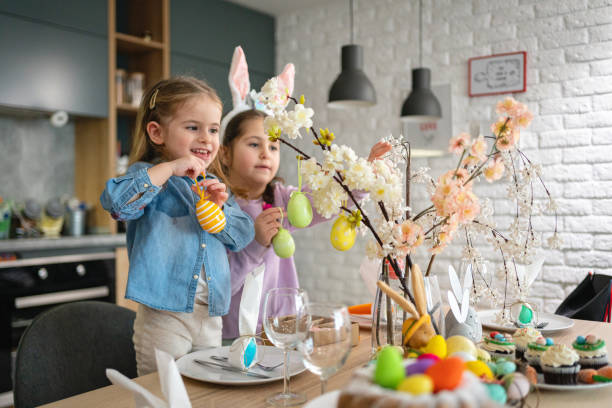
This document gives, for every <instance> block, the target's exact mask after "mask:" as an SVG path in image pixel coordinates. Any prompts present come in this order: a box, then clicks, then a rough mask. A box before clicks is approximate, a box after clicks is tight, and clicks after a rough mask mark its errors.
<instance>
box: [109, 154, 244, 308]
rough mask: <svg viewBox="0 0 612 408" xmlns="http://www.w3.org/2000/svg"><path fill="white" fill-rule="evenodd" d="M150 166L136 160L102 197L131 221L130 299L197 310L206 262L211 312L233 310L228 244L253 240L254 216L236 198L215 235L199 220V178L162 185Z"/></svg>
mask: <svg viewBox="0 0 612 408" xmlns="http://www.w3.org/2000/svg"><path fill="white" fill-rule="evenodd" d="M150 167H152V165H151V164H149V163H142V162H138V163H134V164H133V165H132V166H130V168H129V169H128V172H127V174H126V175H124V176H121V177H117V178H113V179H110V180H109V181H108V182H107V183H106V188H105V189H104V191H103V192H102V195H101V196H100V202H101V203H102V207H104V209H106V210H107V211H109V212H110V213H111V215H112V216H113V218H115V219H118V220H126V221H127V250H128V256H129V259H130V270H129V274H128V282H127V289H126V293H125V297H126V298H128V299H132V300H134V301H136V302H139V303H142V304H144V305H147V306H149V307H152V308H155V309H162V310H170V311H174V312H192V311H193V301H194V298H195V292H196V288H197V285H198V278H199V275H200V273H201V271H202V264H203V265H204V271H205V273H206V281H207V283H208V305H209V314H210V315H211V316H222V315H225V314H227V312H228V309H229V305H230V298H231V293H230V291H231V290H230V270H229V264H228V261H227V252H226V248H227V249H229V250H230V251H240V250H241V249H243V248H244V247H245V246H246V245H248V244H249V243H250V242H251V240H252V239H253V237H254V236H255V230H254V228H253V221H252V219H251V217H249V216H248V215H247V214H246V213H244V212H243V211H242V210H241V209H240V207H239V206H238V204H236V202H235V201H234V200H233V199H232V198H231V197H230V199H228V200H227V202H226V203H225V205H224V206H223V212H224V213H225V217H226V225H225V228H224V229H223V231H221V232H219V233H217V234H209V233H208V232H205V231H204V230H203V229H202V228H201V227H200V224H199V223H198V220H197V218H196V214H195V205H196V201H197V197H196V194H195V193H194V192H193V191H192V190H191V185H192V184H193V181H191V179H189V178H188V177H176V176H173V177H170V179H168V181H167V182H166V183H165V184H164V185H163V186H162V187H157V186H155V185H154V184H153V183H152V182H151V180H150V179H149V174H148V173H147V169H148V168H150ZM139 195H141V196H140V197H138V196H139ZM134 197H138V198H137V199H136V200H134V201H132V202H130V203H129V204H128V202H129V201H130V200H131V199H133V198H134Z"/></svg>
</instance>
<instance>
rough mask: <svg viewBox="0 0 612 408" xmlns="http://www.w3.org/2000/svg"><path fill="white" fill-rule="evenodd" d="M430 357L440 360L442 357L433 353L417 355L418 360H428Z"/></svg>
mask: <svg viewBox="0 0 612 408" xmlns="http://www.w3.org/2000/svg"><path fill="white" fill-rule="evenodd" d="M428 359H429V360H434V361H438V360H439V359H440V357H439V356H437V355H435V354H432V353H423V354H421V355H420V356H418V357H417V360H428Z"/></svg>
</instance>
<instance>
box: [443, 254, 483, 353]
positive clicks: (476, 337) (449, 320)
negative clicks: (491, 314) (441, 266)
mask: <svg viewBox="0 0 612 408" xmlns="http://www.w3.org/2000/svg"><path fill="white" fill-rule="evenodd" d="M484 267H485V266H484V265H483V268H484ZM448 277H449V279H450V284H451V288H452V292H451V291H450V290H449V291H448V305H449V306H450V310H449V311H448V312H447V314H446V318H445V320H444V325H445V327H446V337H447V338H448V337H451V336H464V337H467V338H468V339H470V340H472V341H473V342H474V343H478V342H479V341H480V339H481V337H482V325H481V323H480V319H479V318H478V314H477V313H476V310H474V308H473V307H472V306H470V288H471V287H472V265H471V264H470V265H468V267H467V269H466V271H465V276H464V277H463V287H461V283H460V282H459V277H458V276H457V272H455V268H453V267H452V265H449V267H448ZM459 305H461V306H459Z"/></svg>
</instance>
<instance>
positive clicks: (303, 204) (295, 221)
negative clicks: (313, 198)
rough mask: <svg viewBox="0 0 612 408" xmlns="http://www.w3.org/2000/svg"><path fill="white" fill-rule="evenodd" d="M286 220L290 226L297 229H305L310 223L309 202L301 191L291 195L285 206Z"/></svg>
mask: <svg viewBox="0 0 612 408" xmlns="http://www.w3.org/2000/svg"><path fill="white" fill-rule="evenodd" d="M287 218H288V219H289V222H290V223H291V225H293V226H294V227H297V228H304V227H307V226H309V225H310V223H311V222H312V206H311V205H310V200H308V197H306V195H305V194H304V193H302V192H301V191H294V192H293V193H291V198H290V199H289V203H288V204H287Z"/></svg>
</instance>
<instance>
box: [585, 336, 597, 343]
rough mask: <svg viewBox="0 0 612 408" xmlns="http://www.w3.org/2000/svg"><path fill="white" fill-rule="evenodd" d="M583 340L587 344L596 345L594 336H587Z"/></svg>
mask: <svg viewBox="0 0 612 408" xmlns="http://www.w3.org/2000/svg"><path fill="white" fill-rule="evenodd" d="M585 340H586V343H587V344H595V343H597V336H595V335H594V334H589V335H588V336H586V339H585Z"/></svg>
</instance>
